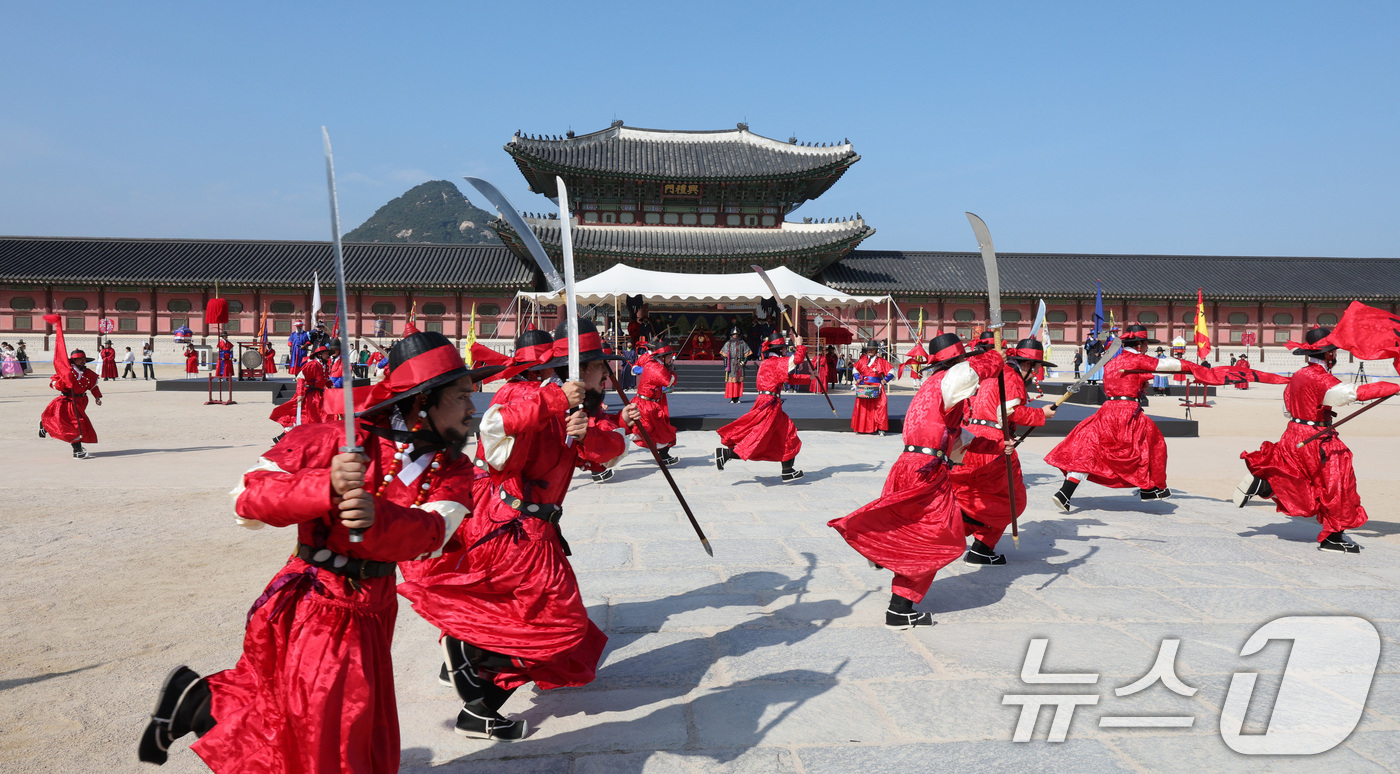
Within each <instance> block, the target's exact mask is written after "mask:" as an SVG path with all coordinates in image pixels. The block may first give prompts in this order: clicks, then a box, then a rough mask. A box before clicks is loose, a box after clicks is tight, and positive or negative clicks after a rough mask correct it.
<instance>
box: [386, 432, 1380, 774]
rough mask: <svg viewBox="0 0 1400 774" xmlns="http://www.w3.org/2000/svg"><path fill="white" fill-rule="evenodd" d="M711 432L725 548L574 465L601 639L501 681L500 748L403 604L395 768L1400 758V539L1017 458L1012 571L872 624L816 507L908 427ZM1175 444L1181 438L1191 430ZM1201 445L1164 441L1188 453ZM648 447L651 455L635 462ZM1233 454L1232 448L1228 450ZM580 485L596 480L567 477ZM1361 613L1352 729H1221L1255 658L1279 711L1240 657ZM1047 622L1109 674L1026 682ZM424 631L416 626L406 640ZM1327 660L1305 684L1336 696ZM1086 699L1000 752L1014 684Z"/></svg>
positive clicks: (576, 512) (1230, 765)
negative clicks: (1112, 724)
mask: <svg viewBox="0 0 1400 774" xmlns="http://www.w3.org/2000/svg"><path fill="white" fill-rule="evenodd" d="M710 436H711V434H708V433H705V434H702V433H687V434H683V436H682V439H681V440H682V443H684V444H686V445H685V446H684V447H683V448H679V449H678V452H679V453H680V455H681V456H682V457H683V459H684V461H683V463H682V464H681V466H680V467H679V468H678V469H676V470H675V473H676V476H677V478H678V480H679V481H680V482H681V485H682V486H683V488H684V490H685V492H686V493H687V495H688V496H689V497H690V498H691V502H692V504H693V508H694V510H695V511H696V513H697V516H698V517H699V518H700V520H701V522H702V524H703V526H704V527H705V528H706V530H707V531H708V534H709V536H710V538H711V541H712V543H713V545H714V549H715V557H714V558H713V559H711V558H710V557H708V556H706V555H705V553H704V552H703V551H702V550H701V548H700V546H699V544H698V541H697V540H696V539H695V537H694V534H693V532H692V531H691V528H690V526H689V525H688V524H687V523H686V521H685V517H684V515H683V514H681V513H680V512H679V509H678V508H676V507H675V506H674V503H673V501H672V500H671V495H670V492H669V490H668V489H667V488H666V485H665V483H664V481H663V479H662V477H661V476H660V475H659V474H658V473H657V472H656V471H655V470H654V469H651V468H649V467H648V465H649V461H648V460H647V459H644V458H643V457H642V456H641V455H632V456H629V458H628V460H627V461H626V462H624V463H623V466H622V467H621V469H620V470H619V473H618V475H617V476H616V478H615V479H614V480H613V482H611V483H609V484H607V485H601V486H600V485H594V484H592V483H578V484H576V486H575V489H574V491H572V492H571V493H570V495H569V500H568V510H567V513H566V517H565V533H566V535H567V537H568V538H569V541H570V543H571V545H572V546H573V550H574V556H573V561H574V566H575V567H576V568H577V570H578V574H579V581H580V584H581V585H582V587H583V590H584V595H585V599H586V600H587V602H588V604H589V606H590V611H591V614H592V617H593V619H594V621H595V622H597V623H598V625H599V626H601V627H602V628H603V629H604V630H605V631H606V632H607V634H608V636H609V637H610V638H611V642H610V645H609V648H608V652H607V655H606V658H605V661H604V663H603V665H602V667H601V669H600V670H599V673H598V679H597V681H596V682H595V683H593V684H592V685H590V686H588V687H587V688H583V689H571V690H557V691H553V692H549V693H542V694H535V695H530V693H529V692H528V690H526V691H522V693H521V694H519V695H517V696H515V697H513V698H512V700H511V702H510V704H508V705H507V707H506V711H507V712H508V713H515V714H518V715H519V716H520V717H523V718H525V719H527V720H529V721H530V723H531V725H532V727H534V728H535V729H536V730H535V731H533V735H532V736H531V737H530V738H529V739H528V740H527V741H524V742H520V743H515V744H492V743H483V742H477V741H472V740H467V739H464V738H462V737H458V736H455V735H454V734H452V733H451V731H450V726H451V719H452V717H453V709H454V705H453V703H452V696H451V692H450V689H447V688H444V687H441V686H439V685H438V684H437V682H436V680H435V679H434V678H435V675H436V672H437V664H438V654H437V652H436V651H435V650H433V649H432V648H428V647H423V646H422V643H424V642H426V641H430V640H431V638H432V637H433V634H434V632H433V631H432V630H431V629H429V627H427V626H426V625H425V624H424V623H423V622H422V621H421V620H420V619H418V618H416V617H415V616H414V615H413V614H412V613H411V612H409V611H407V610H405V612H404V614H402V615H401V616H400V629H401V631H400V634H399V637H400V639H399V640H398V641H397V642H398V645H397V646H396V648H395V650H396V653H395V656H396V658H397V659H398V661H397V663H396V668H397V671H398V680H399V694H400V697H401V705H400V714H401V717H402V719H403V747H404V766H405V769H406V770H411V771H423V770H427V768H428V767H429V766H432V767H434V768H433V769H432V770H433V771H445V772H458V771H460V772H573V773H574V774H594V773H595V772H597V773H600V774H601V773H603V772H609V773H611V772H647V773H651V772H662V773H666V774H669V773H670V772H717V771H723V772H730V771H733V772H739V771H743V772H805V773H806V774H818V773H822V774H824V773H826V772H832V773H833V774H834V773H838V772H917V771H932V770H951V771H968V770H984V769H993V768H995V769H1005V770H1035V771H1046V770H1058V771H1114V770H1124V771H1219V770H1246V771H1290V770H1300V771H1301V770H1311V771H1316V770H1320V769H1322V768H1324V767H1325V768H1326V769H1328V770H1331V771H1384V770H1387V768H1388V767H1389V768H1390V769H1391V770H1394V768H1395V767H1397V766H1400V692H1397V688H1400V675H1397V674H1396V672H1397V668H1398V667H1400V662H1398V661H1397V660H1396V658H1395V655H1394V648H1395V644H1396V639H1397V637H1400V597H1398V596H1397V595H1396V593H1395V590H1396V587H1397V586H1400V568H1398V567H1397V566H1396V560H1397V558H1400V549H1397V547H1396V546H1395V545H1394V544H1390V543H1387V542H1385V541H1381V540H1370V541H1367V540H1365V539H1364V538H1360V537H1359V538H1358V539H1359V540H1361V541H1362V542H1363V543H1367V544H1368V547H1367V548H1366V550H1365V551H1364V552H1363V553H1362V554H1361V555H1360V556H1342V555H1337V554H1331V553H1323V552H1319V551H1317V550H1316V549H1315V548H1314V544H1313V537H1314V535H1315V534H1316V531H1317V528H1316V526H1315V525H1313V524H1312V523H1311V522H1290V521H1289V520H1287V519H1286V518H1284V517H1282V516H1278V515H1276V514H1274V512H1273V508H1272V507H1270V506H1266V505H1251V506H1249V507H1247V508H1245V509H1243V510H1240V509H1235V508H1234V507H1233V506H1232V505H1231V504H1229V503H1227V502H1222V501H1219V500H1215V499H1210V498H1205V497H1201V496H1198V495H1194V494H1193V493H1192V492H1191V491H1190V489H1189V487H1187V488H1185V489H1178V490H1177V492H1176V496H1175V497H1173V498H1172V499H1171V500H1168V501H1165V502H1159V503H1150V504H1142V503H1139V502H1137V499H1136V498H1135V497H1134V496H1133V495H1132V493H1131V492H1130V491H1115V490H1107V489H1103V488H1100V487H1094V486H1092V485H1087V484H1086V485H1085V486H1084V487H1081V490H1080V496H1079V497H1078V498H1077V499H1076V505H1077V506H1078V507H1077V508H1076V510H1075V511H1074V512H1072V513H1070V514H1061V513H1060V512H1059V511H1057V510H1054V509H1053V508H1051V507H1050V505H1049V496H1050V493H1051V492H1053V491H1054V488H1055V487H1056V486H1057V485H1058V482H1059V476H1058V473H1057V472H1055V471H1053V470H1051V469H1049V468H1048V467H1046V466H1045V465H1044V464H1043V463H1041V462H1040V461H1039V455H1038V454H1033V455H1031V457H1032V459H1028V460H1026V463H1025V466H1026V473H1027V477H1028V483H1030V485H1031V495H1030V503H1031V504H1030V508H1029V511H1028V513H1027V517H1026V518H1025V520H1024V521H1025V528H1024V531H1023V537H1022V540H1021V543H1020V548H1019V550H1014V549H1012V546H1011V540H1010V538H1009V537H1008V538H1007V539H1005V541H1004V543H1003V550H1005V551H1006V553H1007V555H1008V559H1009V561H1010V563H1009V564H1008V565H1006V566H1004V567H984V568H980V569H979V568H973V567H971V566H968V565H964V564H963V563H962V562H956V563H954V564H953V565H952V566H950V567H949V568H948V570H946V571H945V572H943V573H940V576H939V578H938V579H937V580H936V581H935V582H934V584H933V587H932V589H931V590H930V592H929V595H928V597H927V598H926V599H925V601H924V602H923V604H922V605H920V609H922V610H929V611H932V612H933V613H934V615H935V617H936V620H937V624H936V625H935V626H933V627H931V628H925V629H919V630H917V631H905V632H900V631H892V630H889V629H886V628H885V627H884V626H883V617H882V613H883V610H884V607H885V604H886V602H887V601H888V595H889V590H888V581H889V577H890V576H889V573H887V572H882V571H877V570H874V569H872V568H870V567H869V565H868V564H867V563H866V562H865V560H864V559H863V558H861V557H860V556H858V555H857V554H855V553H854V552H853V551H851V550H850V549H849V548H848V547H847V546H846V545H845V544H844V543H843V542H842V541H841V540H840V539H839V537H838V536H837V535H836V533H835V532H834V531H833V530H831V529H829V528H828V527H827V526H826V521H827V520H828V519H829V518H832V517H833V516H837V515H841V514H844V513H846V512H848V511H850V510H853V509H855V508H856V507H858V506H860V505H862V504H864V502H866V501H867V500H868V499H870V498H872V497H873V496H874V494H875V493H876V492H878V490H879V487H880V485H881V483H882V482H883V479H884V475H885V473H886V471H887V464H888V461H889V460H892V459H893V458H894V457H895V456H896V455H897V454H898V447H899V443H900V442H899V440H898V439H897V438H894V437H889V438H870V437H858V436H853V435H851V434H847V433H842V434H835V433H808V434H804V441H805V445H804V449H803V453H802V456H801V457H800V458H799V462H800V465H801V467H803V468H804V469H805V470H806V471H807V476H806V478H804V479H803V480H802V481H801V482H800V483H797V484H792V485H787V486H783V485H781V484H779V483H778V481H777V473H778V466H777V464H775V463H742V462H736V463H733V464H731V465H729V466H726V470H725V472H724V473H719V472H717V471H716V470H715V469H714V467H713V465H712V464H710V460H709V457H708V454H707V453H708V452H710V451H712V449H713V446H712V445H710V446H706V445H704V444H702V443H699V441H700V439H701V438H708V437H710ZM1181 443H1182V444H1186V443H1190V441H1183V442H1181ZM1185 448H1190V447H1189V446H1181V445H1175V444H1174V449H1173V451H1174V452H1175V453H1181V452H1182V451H1183V450H1184V449H1185ZM644 463H646V464H644ZM1235 464H1238V463H1235ZM579 481H580V482H582V481H584V479H582V478H581V479H579ZM1343 614H1353V615H1361V616H1364V617H1366V618H1367V619H1369V620H1371V621H1373V622H1374V623H1375V626H1376V628H1377V629H1379V630H1380V632H1381V634H1382V637H1383V642H1382V657H1381V663H1380V666H1379V670H1378V673H1377V674H1376V676H1375V679H1374V683H1373V685H1372V688H1371V691H1370V698H1369V701H1368V702H1367V705H1366V710H1365V714H1364V716H1363V717H1362V719H1361V721H1360V724H1359V726H1358V727H1357V729H1356V731H1355V732H1354V733H1353V734H1351V736H1350V737H1349V738H1348V739H1347V740H1346V741H1345V742H1344V743H1343V744H1342V745H1340V746H1338V747H1336V748H1335V749H1332V750H1331V751H1329V752H1327V753H1325V754H1322V755H1319V756H1313V757H1299V758H1291V757H1280V756H1268V757H1248V756H1244V755H1240V754H1237V753H1235V752H1233V751H1232V750H1230V749H1229V748H1227V747H1226V745H1225V743H1224V742H1223V741H1222V738H1221V735H1220V730H1219V729H1220V717H1221V708H1222V704H1223V702H1224V697H1225V694H1226V690H1227V688H1228V687H1229V684H1230V675H1231V673H1233V672H1237V671H1256V672H1260V673H1262V676H1261V678H1260V680H1259V684H1258V685H1257V686H1256V688H1255V692H1256V694H1257V695H1256V696H1255V697H1254V700H1253V701H1252V702H1250V704H1249V712H1248V714H1247V715H1246V718H1245V723H1244V728H1243V732H1244V733H1245V734H1251V733H1255V734H1258V733H1262V732H1263V731H1264V728H1265V726H1266V724H1267V723H1268V721H1269V713H1270V709H1271V707H1272V706H1273V697H1274V696H1275V695H1276V694H1277V693H1278V684H1279V680H1280V678H1279V674H1280V672H1281V670H1282V669H1283V667H1284V665H1285V664H1286V663H1287V660H1288V653H1289V643H1288V642H1287V641H1276V642H1274V643H1272V644H1269V645H1268V646H1267V647H1265V648H1264V649H1263V650H1261V651H1260V652H1258V653H1257V654H1255V655H1253V656H1251V657H1249V658H1244V657H1241V656H1240V655H1239V653H1240V650H1241V646H1242V645H1243V644H1244V643H1245V640H1246V639H1248V638H1249V636H1250V635H1251V634H1252V633H1253V632H1254V631H1255V630H1256V629H1257V628H1259V627H1260V626H1262V625H1263V624H1265V623H1267V622H1268V621H1271V620H1273V619H1275V618H1279V617H1281V616H1286V615H1328V616H1336V615H1343ZM1033 638H1045V639H1048V640H1049V645H1048V653H1047V655H1046V657H1045V660H1044V666H1043V667H1042V670H1043V671H1044V672H1094V673H1099V674H1100V675H1101V677H1100V678H1099V681H1098V683H1097V684H1095V685H1062V686H1055V685H1026V684H1024V683H1022V682H1021V680H1020V679H1019V675H1020V673H1021V667H1022V663H1023V661H1024V660H1025V657H1026V653H1027V648H1028V645H1029V643H1030V641H1031V640H1032V639H1033ZM1164 638H1177V639H1179V640H1180V645H1179V653H1178V656H1177V659H1176V671H1177V674H1178V675H1179V676H1180V678H1181V680H1182V681H1183V682H1185V683H1186V684H1187V685H1188V686H1190V687H1194V688H1197V689H1199V690H1198V691H1197V692H1196V693H1195V695H1194V696H1192V697H1190V698H1187V697H1183V696H1179V695H1178V694H1176V693H1173V692H1171V691H1169V690H1168V689H1167V688H1165V687H1163V685H1162V683H1160V682H1159V683H1156V684H1155V685H1153V686H1152V687H1150V688H1148V689H1146V690H1144V691H1142V692H1140V693H1136V694H1134V695H1131V696H1124V697H1121V698H1120V697H1117V696H1115V695H1114V692H1113V690H1112V689H1113V688H1117V687H1121V686H1124V685H1127V684H1129V683H1132V682H1134V681H1135V680H1136V679H1137V678H1139V677H1142V676H1143V675H1145V674H1146V673H1147V672H1148V670H1149V668H1150V667H1151V666H1152V665H1153V663H1154V661H1155V659H1156V656H1157V652H1158V648H1159V646H1160V644H1161V642H1162V640H1163V639H1164ZM410 643H412V645H410ZM1327 681H1328V678H1326V677H1325V676H1324V677H1318V676H1316V675H1314V676H1312V681H1311V682H1310V683H1308V685H1309V687H1311V688H1314V689H1317V690H1321V691H1323V692H1326V691H1327ZM1034 693H1080V694H1084V693H1094V694H1098V695H1100V696H1101V698H1100V699H1099V700H1098V704H1097V705H1096V706H1084V707H1080V708H1078V710H1077V711H1076V712H1075V713H1074V715H1073V721H1072V723H1071V724H1070V726H1069V728H1068V734H1067V739H1066V741H1064V742H1063V743H1051V742H1047V741H1045V739H1046V736H1047V733H1049V731H1050V725H1051V716H1052V715H1053V714H1054V708H1053V707H1046V708H1044V709H1042V710H1041V712H1040V715H1039V721H1038V723H1037V725H1036V729H1035V732H1034V736H1033V741H1030V742H1027V743H1013V742H1012V741H1011V738H1012V735H1013V732H1014V730H1015V728H1016V725H1017V720H1018V714H1019V712H1020V707H1019V706H1009V705H1003V696H1004V695H1006V694H1034ZM1105 715H1109V716H1121V715H1171V716H1191V717H1194V719H1195V720H1194V723H1193V725H1192V727H1191V728H1189V729H1182V728H1131V729H1122V728H1099V727H1098V722H1099V718H1100V717H1101V716H1105Z"/></svg>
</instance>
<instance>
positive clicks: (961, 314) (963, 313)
mask: <svg viewBox="0 0 1400 774" xmlns="http://www.w3.org/2000/svg"><path fill="white" fill-rule="evenodd" d="M953 319H954V320H956V321H957V322H972V321H973V320H976V319H977V313H976V312H974V311H972V310H971V309H959V310H957V311H956V312H953Z"/></svg>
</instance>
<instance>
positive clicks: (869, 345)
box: [860, 341, 880, 352]
mask: <svg viewBox="0 0 1400 774" xmlns="http://www.w3.org/2000/svg"><path fill="white" fill-rule="evenodd" d="M860 349H861V351H862V352H869V351H870V350H872V349H873V350H875V351H876V352H879V351H880V344H879V342H876V341H867V342H865V344H864V346H862V347H861V348H860Z"/></svg>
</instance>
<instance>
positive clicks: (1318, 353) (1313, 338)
mask: <svg viewBox="0 0 1400 774" xmlns="http://www.w3.org/2000/svg"><path fill="white" fill-rule="evenodd" d="M1331 335H1332V329H1331V328H1313V329H1312V330H1310V331H1308V332H1307V333H1304V334H1303V346H1301V347H1298V348H1296V349H1294V350H1293V354H1295V355H1302V356H1304V357H1322V356H1323V355H1325V354H1327V353H1328V352H1334V351H1336V350H1337V349H1338V347H1337V345H1336V344H1333V343H1332V342H1330V341H1324V339H1326V338H1327V337H1328V336H1331Z"/></svg>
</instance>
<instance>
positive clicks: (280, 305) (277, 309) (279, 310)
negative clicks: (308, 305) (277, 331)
mask: <svg viewBox="0 0 1400 774" xmlns="http://www.w3.org/2000/svg"><path fill="white" fill-rule="evenodd" d="M271 309H272V313H273V314H291V313H292V312H295V311H296V310H297V308H296V305H295V304H293V303H292V302H291V301H273V302H272V306H271ZM288 330H291V329H290V328H289V329H288Z"/></svg>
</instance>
